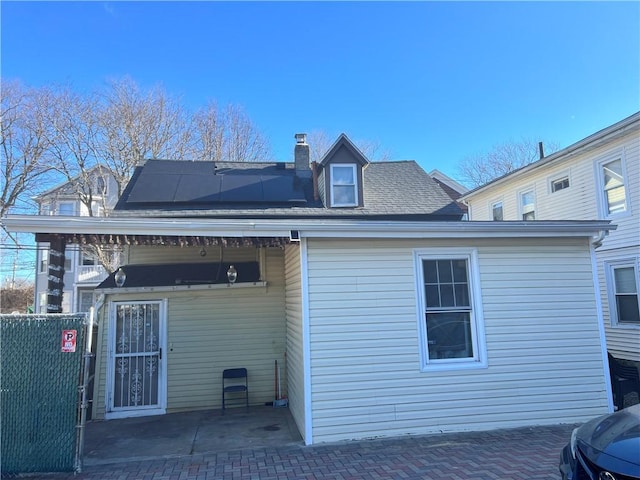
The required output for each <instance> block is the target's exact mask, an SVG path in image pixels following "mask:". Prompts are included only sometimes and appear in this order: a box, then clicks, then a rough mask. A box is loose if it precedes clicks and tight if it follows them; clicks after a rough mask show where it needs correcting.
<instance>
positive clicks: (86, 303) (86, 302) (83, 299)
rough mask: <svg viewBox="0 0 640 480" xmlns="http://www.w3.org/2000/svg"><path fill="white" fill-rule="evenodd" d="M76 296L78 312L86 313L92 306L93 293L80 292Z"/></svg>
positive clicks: (88, 291)
mask: <svg viewBox="0 0 640 480" xmlns="http://www.w3.org/2000/svg"><path fill="white" fill-rule="evenodd" d="M78 294H79V298H78V311H79V312H88V311H89V308H91V306H92V305H93V291H90V290H80V291H79V292H78Z"/></svg>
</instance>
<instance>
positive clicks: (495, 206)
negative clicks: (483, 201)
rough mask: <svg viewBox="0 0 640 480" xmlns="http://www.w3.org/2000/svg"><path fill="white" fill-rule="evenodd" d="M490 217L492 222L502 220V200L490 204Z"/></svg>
mask: <svg viewBox="0 0 640 480" xmlns="http://www.w3.org/2000/svg"><path fill="white" fill-rule="evenodd" d="M491 217H492V218H493V220H494V221H502V220H504V208H503V206H502V200H498V201H496V202H493V203H492V204H491Z"/></svg>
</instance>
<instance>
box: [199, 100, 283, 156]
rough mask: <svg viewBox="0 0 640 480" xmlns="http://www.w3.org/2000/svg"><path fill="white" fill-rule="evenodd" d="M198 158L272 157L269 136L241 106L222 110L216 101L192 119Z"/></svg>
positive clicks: (211, 102) (230, 106)
mask: <svg viewBox="0 0 640 480" xmlns="http://www.w3.org/2000/svg"><path fill="white" fill-rule="evenodd" d="M192 127H193V135H194V142H193V147H192V155H193V158H194V159H196V160H209V161H215V162H219V161H233V162H258V161H266V160H270V159H271V147H270V146H269V141H268V140H267V138H266V137H265V136H264V135H263V134H262V133H261V132H260V131H259V130H258V128H257V127H256V126H255V125H254V124H253V122H252V121H251V119H250V118H249V117H248V116H247V114H246V113H245V112H244V110H243V109H242V108H241V107H239V106H237V105H227V106H226V107H225V108H224V109H222V110H221V109H220V108H219V107H218V104H217V103H216V102H215V101H210V102H209V103H207V105H206V106H205V107H204V108H202V109H200V110H198V111H197V112H196V113H195V114H194V115H193V119H192Z"/></svg>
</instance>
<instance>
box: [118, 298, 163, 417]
mask: <svg viewBox="0 0 640 480" xmlns="http://www.w3.org/2000/svg"><path fill="white" fill-rule="evenodd" d="M165 312H166V308H165V304H164V302H161V301H154V302H114V303H112V308H111V322H110V329H109V331H110V335H109V367H110V368H109V370H110V372H109V375H108V376H109V388H108V392H107V395H108V399H107V405H108V408H107V411H108V412H110V413H109V414H108V417H110V418H114V417H126V416H136V415H156V414H159V413H164V412H165V408H166V405H165V397H166V395H165V391H166V378H165V377H166V373H165V372H166V368H165V366H164V360H163V357H162V353H163V348H162V347H163V345H164V340H165V331H166V318H165Z"/></svg>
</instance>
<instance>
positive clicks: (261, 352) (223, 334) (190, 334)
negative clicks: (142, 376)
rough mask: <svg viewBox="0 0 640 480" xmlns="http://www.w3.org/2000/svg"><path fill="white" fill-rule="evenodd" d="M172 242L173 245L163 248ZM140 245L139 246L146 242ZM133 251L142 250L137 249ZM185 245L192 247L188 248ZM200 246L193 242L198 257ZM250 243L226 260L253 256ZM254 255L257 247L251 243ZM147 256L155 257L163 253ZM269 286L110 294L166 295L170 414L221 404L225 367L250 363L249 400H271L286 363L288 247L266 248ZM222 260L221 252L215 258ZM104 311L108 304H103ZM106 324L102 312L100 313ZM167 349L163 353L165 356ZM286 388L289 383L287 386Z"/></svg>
mask: <svg viewBox="0 0 640 480" xmlns="http://www.w3.org/2000/svg"><path fill="white" fill-rule="evenodd" d="M166 248H169V247H166ZM141 249H142V247H141ZM131 250H132V252H131V253H132V256H133V257H136V256H138V254H137V253H134V252H135V250H136V249H135V248H132V249H131ZM185 250H187V249H186V248H185ZM198 250H199V249H194V252H192V253H195V255H196V257H197V260H196V261H198V260H200V258H201V257H200V256H199V253H198ZM243 250H245V249H241V248H227V249H225V251H224V255H225V261H227V260H229V259H235V258H237V257H243V256H249V254H248V253H247V252H243ZM246 250H249V251H250V252H251V255H253V256H252V257H251V258H252V259H255V255H256V252H255V249H246ZM155 251H156V252H157V253H158V255H155V256H151V255H149V256H146V255H142V254H141V255H140V256H146V258H147V259H148V260H150V261H151V262H150V263H159V260H161V259H162V260H164V256H162V255H160V254H161V253H162V249H161V248H156V249H155ZM265 257H266V264H265V265H264V271H266V278H265V281H266V282H267V286H266V287H248V288H236V287H235V286H234V287H228V288H219V289H211V290H194V291H181V292H163V293H156V294H154V293H148V292H147V293H145V292H142V293H137V294H136V293H127V294H118V295H110V296H109V300H110V301H151V300H159V299H165V298H166V299H167V305H168V314H167V352H166V355H167V357H166V360H167V413H171V412H178V411H186V410H193V409H210V408H216V409H217V408H221V382H222V370H224V369H225V368H235V367H246V368H247V370H248V373H249V401H250V403H251V405H264V404H265V403H266V402H271V401H273V400H274V395H275V392H274V364H275V360H277V361H278V364H279V365H280V366H281V373H282V375H283V377H284V375H285V370H286V363H285V350H286V347H287V346H286V323H285V308H284V306H285V300H284V253H283V251H282V250H281V249H279V248H269V249H267V252H266V255H265ZM215 259H216V260H217V256H216V257H215ZM103 310H106V307H105V309H103ZM101 317H102V318H103V321H102V322H101V325H103V326H104V325H106V323H104V313H103V314H102V315H101ZM105 330H106V328H101V330H100V341H99V342H100V343H99V345H100V346H99V351H98V352H97V355H98V357H97V358H98V359H97V365H96V373H97V378H98V379H99V382H96V383H97V385H96V389H97V390H96V396H94V405H95V409H94V412H96V418H104V403H105V373H106V364H105V361H106V358H107V357H106V352H107V332H106V331H105ZM164 354H165V353H164V352H163V355H164ZM283 389H284V391H285V392H286V382H285V384H284V385H283Z"/></svg>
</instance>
